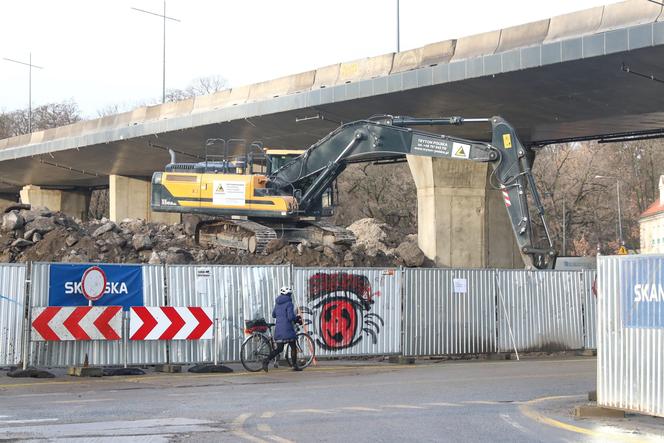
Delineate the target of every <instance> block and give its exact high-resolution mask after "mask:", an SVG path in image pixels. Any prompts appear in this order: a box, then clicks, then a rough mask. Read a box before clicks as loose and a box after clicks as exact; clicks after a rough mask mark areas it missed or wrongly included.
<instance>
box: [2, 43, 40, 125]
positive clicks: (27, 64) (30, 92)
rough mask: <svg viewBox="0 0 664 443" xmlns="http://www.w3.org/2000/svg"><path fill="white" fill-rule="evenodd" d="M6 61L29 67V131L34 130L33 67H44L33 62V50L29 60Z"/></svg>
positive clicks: (9, 59)
mask: <svg viewBox="0 0 664 443" xmlns="http://www.w3.org/2000/svg"><path fill="white" fill-rule="evenodd" d="M4 60H5V61H8V62H12V63H18V64H19V65H24V66H27V67H28V133H31V132H32V68H37V69H44V68H42V67H41V66H37V65H33V64H32V52H30V53H29V55H28V62H27V63H26V62H22V61H19V60H13V59H11V58H4Z"/></svg>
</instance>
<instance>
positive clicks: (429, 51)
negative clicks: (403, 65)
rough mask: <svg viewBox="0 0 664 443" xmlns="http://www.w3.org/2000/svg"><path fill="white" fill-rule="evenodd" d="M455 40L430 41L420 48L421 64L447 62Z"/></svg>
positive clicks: (454, 46) (451, 53) (453, 48)
mask: <svg viewBox="0 0 664 443" xmlns="http://www.w3.org/2000/svg"><path fill="white" fill-rule="evenodd" d="M456 43H457V41H456V40H445V41H444V42H437V43H431V44H428V45H426V46H424V47H423V48H422V64H421V66H433V65H438V64H440V63H447V62H449V61H450V60H451V59H452V56H453V55H454V51H455V48H456Z"/></svg>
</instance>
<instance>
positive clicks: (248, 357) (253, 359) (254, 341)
mask: <svg viewBox="0 0 664 443" xmlns="http://www.w3.org/2000/svg"><path fill="white" fill-rule="evenodd" d="M270 350H271V346H270V340H268V339H267V337H265V336H263V335H261V334H253V335H251V336H250V337H247V339H246V340H245V341H244V343H242V352H241V353H240V361H242V366H244V369H246V370H247V371H250V372H258V371H260V370H261V369H263V360H265V359H266V358H267V357H268V356H269V355H270Z"/></svg>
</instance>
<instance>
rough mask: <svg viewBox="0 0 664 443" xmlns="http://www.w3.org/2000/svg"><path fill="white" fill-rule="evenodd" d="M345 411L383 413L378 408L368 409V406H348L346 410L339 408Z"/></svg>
mask: <svg viewBox="0 0 664 443" xmlns="http://www.w3.org/2000/svg"><path fill="white" fill-rule="evenodd" d="M339 409H343V410H345V411H360V412H381V410H380V409H376V408H367V407H366V406H346V407H344V408H339Z"/></svg>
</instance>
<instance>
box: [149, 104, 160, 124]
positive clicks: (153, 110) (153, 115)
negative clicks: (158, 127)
mask: <svg viewBox="0 0 664 443" xmlns="http://www.w3.org/2000/svg"><path fill="white" fill-rule="evenodd" d="M160 115H161V105H152V106H148V107H147V109H146V110H145V120H146V121H150V120H159V116H160Z"/></svg>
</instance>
